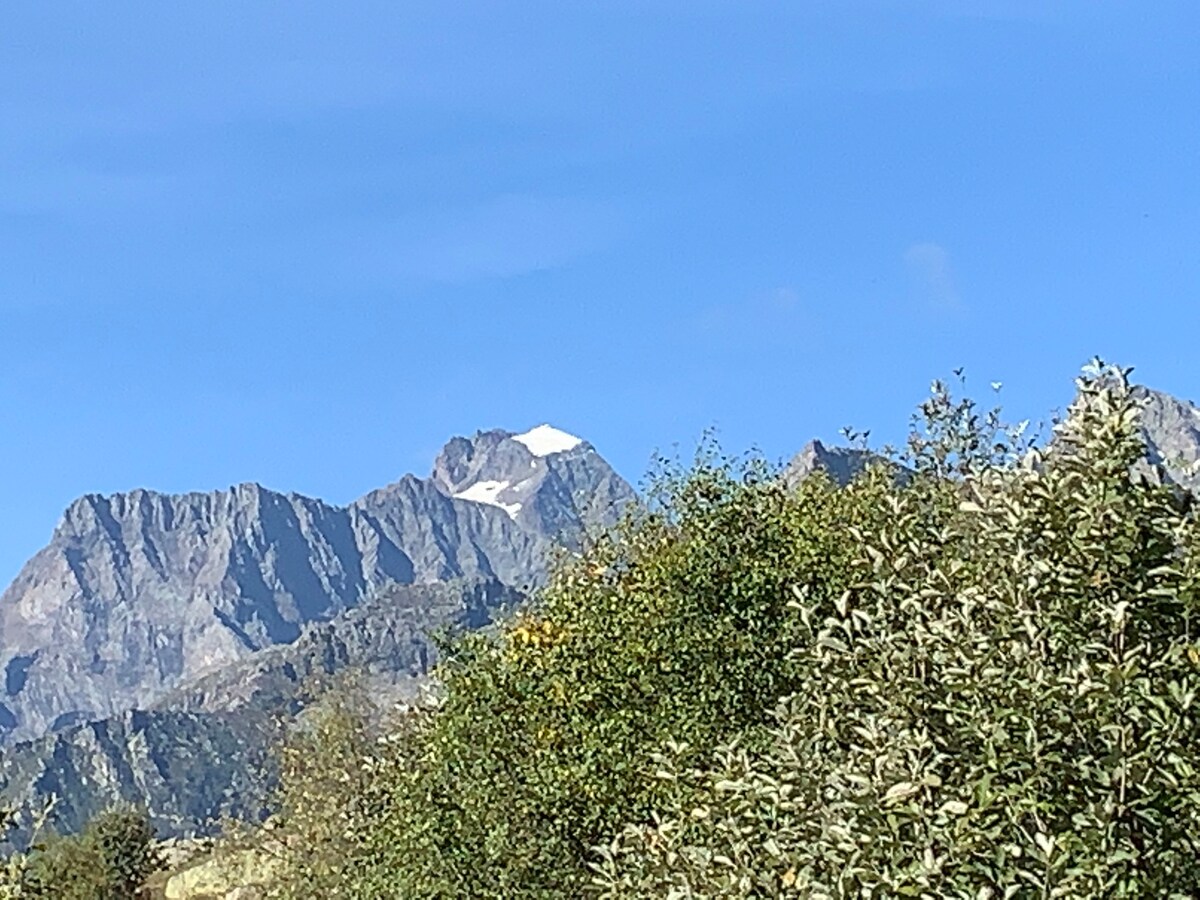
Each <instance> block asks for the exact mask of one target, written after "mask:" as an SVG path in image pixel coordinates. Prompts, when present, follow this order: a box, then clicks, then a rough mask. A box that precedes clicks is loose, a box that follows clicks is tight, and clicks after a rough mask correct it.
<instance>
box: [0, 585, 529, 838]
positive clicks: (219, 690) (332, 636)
mask: <svg viewBox="0 0 1200 900" xmlns="http://www.w3.org/2000/svg"><path fill="white" fill-rule="evenodd" d="M524 599H525V596H524V595H523V594H522V593H521V592H519V591H517V590H516V589H515V588H512V587H509V586H507V585H504V584H502V583H501V582H499V581H497V580H495V579H479V578H476V579H460V580H457V581H452V582H446V583H438V584H425V585H393V586H392V587H390V588H387V589H386V590H384V591H382V592H381V593H380V594H379V595H377V596H375V597H372V598H370V599H368V600H365V601H363V602H362V603H360V604H359V605H358V606H356V607H353V608H351V609H348V610H346V611H345V612H343V613H340V614H339V615H337V616H335V617H334V618H333V619H331V620H330V621H328V622H313V623H310V624H309V625H307V626H305V628H304V629H303V630H302V631H301V634H300V636H299V638H297V639H296V640H295V641H294V642H292V643H290V644H281V645H278V646H275V647H270V648H268V649H265V650H262V651H260V652H258V653H256V654H254V655H253V656H250V657H248V658H246V659H243V660H240V661H237V662H234V663H231V664H230V665H228V666H226V667H224V668H221V669H218V670H216V671H214V672H212V673H210V674H208V675H206V676H203V677H201V678H199V679H196V680H194V681H192V682H190V683H189V684H187V685H185V686H184V687H182V688H179V689H178V690H176V691H174V692H172V693H170V694H168V695H166V696H165V697H163V698H162V699H161V700H160V701H159V702H158V703H157V704H156V705H155V706H154V708H152V709H148V710H133V711H128V710H127V711H123V712H120V713H117V714H115V715H113V716H110V717H108V718H106V719H101V720H97V721H92V722H86V723H82V724H78V725H73V726H71V727H68V728H64V729H61V730H59V731H57V732H55V733H52V734H48V735H44V736H42V737H40V738H36V739H34V740H31V741H26V742H23V743H19V744H15V745H13V746H11V747H9V748H7V749H6V750H5V751H4V753H3V754H0V807H9V808H14V809H16V810H17V811H18V813H19V817H18V821H19V822H20V823H21V827H19V828H18V829H17V830H16V831H15V833H13V834H10V835H9V836H8V845H9V846H12V847H23V846H24V844H25V843H26V842H27V840H28V838H29V836H30V834H29V823H30V822H31V821H32V820H33V817H34V815H35V813H36V812H37V811H38V810H40V809H41V808H43V806H44V805H45V804H46V802H47V801H48V800H49V798H50V796H51V795H54V796H55V797H57V798H58V802H57V803H56V805H55V806H54V809H53V813H52V818H51V825H52V826H53V827H54V828H55V829H57V830H60V831H63V832H65V833H72V832H75V831H77V830H78V829H79V828H81V827H82V826H83V825H84V823H86V822H87V820H88V819H89V818H90V817H92V816H93V815H95V814H96V813H98V812H100V811H103V810H104V809H107V808H110V807H111V806H112V805H114V804H116V803H119V802H125V803H132V804H135V805H137V806H140V807H143V808H145V809H146V810H147V812H148V813H149V815H150V819H151V822H152V823H153V824H154V826H155V828H156V830H157V831H158V832H159V833H160V834H162V835H192V834H197V833H203V832H205V831H208V830H210V829H211V827H212V826H213V825H214V824H215V823H216V820H217V819H218V818H219V817H223V816H225V817H227V816H238V817H242V816H252V817H253V816H255V815H257V814H258V813H259V812H260V811H261V810H262V803H263V800H264V798H265V796H266V792H267V790H268V788H269V786H270V785H271V783H272V780H273V775H272V768H271V761H272V760H271V755H270V750H271V747H272V746H273V745H274V743H275V742H276V741H278V740H279V739H280V738H281V737H282V736H283V735H284V734H285V732H286V728H287V726H288V723H289V722H290V721H292V720H293V719H294V717H295V714H296V713H297V712H299V711H300V710H301V709H302V708H303V707H304V706H305V705H306V703H308V702H309V701H310V700H312V699H314V697H315V696H316V695H317V693H318V692H319V690H320V688H319V684H320V683H322V682H327V681H328V680H329V679H328V678H327V677H326V676H333V675H336V674H338V673H339V672H345V671H354V672H357V673H361V676H362V677H363V678H366V679H369V682H368V683H367V684H366V685H365V686H367V687H368V688H369V692H370V696H371V697H372V699H373V701H374V702H375V703H376V704H377V705H379V706H381V707H386V706H388V705H390V704H389V702H388V701H389V700H394V701H403V700H408V699H411V698H412V697H413V696H414V695H415V694H416V693H417V691H418V688H419V686H420V685H421V684H422V683H423V682H424V681H425V680H426V679H427V677H428V675H429V673H430V670H431V668H432V666H433V665H434V664H435V663H436V661H437V656H438V651H437V647H436V645H435V643H434V641H433V639H432V638H431V635H434V634H435V633H437V632H440V631H461V630H464V629H477V628H483V627H485V626H487V625H489V624H491V623H492V622H493V621H494V619H495V618H496V617H497V616H502V615H504V614H506V613H507V612H508V611H509V610H511V609H513V608H515V607H516V606H517V605H519V604H520V603H521V602H522V601H523V600H524ZM0 837H3V836H2V835H0Z"/></svg>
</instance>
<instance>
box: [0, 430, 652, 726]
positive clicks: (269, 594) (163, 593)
mask: <svg viewBox="0 0 1200 900" xmlns="http://www.w3.org/2000/svg"><path fill="white" fill-rule="evenodd" d="M531 434H532V433H531ZM555 434H560V433H557V432H556V433H555ZM521 438H522V436H520V435H511V434H509V433H507V432H496V431H494V432H486V433H481V434H478V435H476V436H475V437H474V438H473V439H466V438H456V439H455V440H453V441H451V442H450V443H449V444H448V445H447V447H446V449H445V450H443V451H442V454H441V455H440V456H439V457H438V462H437V464H436V466H435V471H434V475H433V476H432V477H431V478H429V479H419V478H416V477H413V476H405V477H404V478H402V479H400V480H399V481H398V482H396V483H395V484H392V485H390V486H388V487H386V488H382V489H380V490H377V491H373V492H371V493H370V494H368V495H366V496H365V497H363V498H361V499H360V500H358V501H356V502H354V503H352V504H350V505H349V506H347V507H336V506H331V505H329V504H326V503H323V502H322V501H320V500H315V499H311V498H308V497H302V496H299V495H296V494H281V493H277V492H275V491H271V490H268V489H266V488H263V487H261V486H259V485H254V484H243V485H239V486H237V487H234V488H231V489H229V490H225V491H214V492H211V493H206V494H199V493H197V494H184V495H164V494H158V493H154V492H152V491H145V490H138V491H133V492H131V493H127V494H118V495H115V496H112V497H101V496H98V495H89V496H87V497H83V498H81V499H80V500H77V501H76V502H75V503H73V504H72V505H71V506H70V507H69V508H68V509H67V511H66V513H65V514H64V516H63V518H62V521H61V522H60V523H59V525H58V527H57V528H56V530H55V532H54V535H53V537H52V538H51V541H50V544H49V545H48V546H47V547H46V548H45V549H43V550H42V551H40V552H39V553H38V554H37V555H36V556H34V557H33V559H31V560H30V561H29V562H28V563H27V564H26V566H25V567H24V568H23V569H22V571H21V573H20V574H19V575H18V576H17V578H16V580H15V581H14V582H13V583H12V585H11V586H10V587H9V588H8V589H7V590H6V591H5V592H4V593H3V595H0V667H3V669H4V672H5V685H4V693H3V695H2V696H0V743H4V742H7V743H11V742H13V741H18V740H27V739H30V738H34V737H37V736H39V735H41V734H44V733H46V732H47V731H50V730H54V729H57V728H63V727H67V726H69V725H71V724H72V723H76V722H82V721H88V720H93V719H100V718H104V717H106V716H110V715H113V714H115V713H118V712H121V711H123V710H128V709H135V708H144V707H147V706H150V705H153V704H154V703H155V702H156V701H158V700H159V699H160V698H162V697H163V696H164V695H165V694H166V693H168V692H170V691H171V690H173V689H175V688H177V687H179V686H181V685H183V684H185V683H187V682H189V681H191V680H193V679H195V678H197V677H200V676H202V675H204V674H205V673H208V672H212V671H216V670H218V669H220V668H222V667H224V666H227V665H229V664H231V663H234V662H237V661H238V660H242V659H245V658H248V657H250V656H252V655H254V654H255V653H258V652H259V651H261V650H263V649H264V648H268V647H272V646H276V645H279V644H286V643H290V642H292V641H294V640H296V638H297V637H298V636H299V635H300V633H301V630H302V629H303V627H304V626H305V625H306V624H307V623H310V622H321V621H327V620H329V619H332V618H333V617H335V616H337V615H338V614H340V613H341V612H343V611H344V610H346V609H349V608H351V607H354V606H356V605H358V604H359V603H361V602H362V601H363V600H364V599H366V598H369V597H372V596H375V595H376V594H378V593H379V592H381V591H382V590H384V589H386V588H388V587H389V586H392V585H396V584H412V583H418V584H421V583H431V582H438V581H445V580H448V579H454V578H460V577H481V578H495V579H498V580H499V581H501V582H503V583H505V584H508V585H514V586H528V585H534V584H537V583H538V582H539V580H540V579H541V578H542V577H543V576H544V571H545V564H546V561H547V557H548V551H549V550H550V548H551V547H553V546H554V545H555V544H556V543H559V542H562V541H567V542H571V541H574V540H576V539H577V538H578V535H579V533H580V531H581V529H583V528H584V527H586V526H587V525H588V524H590V523H592V522H596V521H604V520H605V517H606V516H608V515H611V510H612V509H613V508H614V506H616V505H619V503H621V502H625V501H627V500H628V499H629V498H632V496H633V492H632V490H631V489H630V488H629V486H628V485H627V484H626V483H625V482H624V481H622V480H621V479H620V477H619V476H617V475H616V474H615V473H614V472H613V471H612V469H611V468H610V467H609V466H608V465H607V463H605V462H604V460H603V459H602V458H601V457H600V456H599V455H598V454H597V453H596V452H595V451H594V450H593V449H592V448H591V447H590V445H587V444H586V443H584V442H578V441H577V442H576V443H574V444H572V445H571V446H570V447H568V448H566V449H556V450H555V452H549V453H542V454H540V455H539V454H538V453H534V452H533V451H531V450H530V449H529V447H528V446H526V444H524V443H522V441H521ZM572 440H576V439H572ZM559 446H561V444H560V445H559ZM541 449H543V450H544V449H545V447H542V448H541ZM518 474H521V475H524V476H525V477H523V478H521V479H518V478H517V476H518ZM481 484H483V485H485V487H484V488H483V489H481V488H480V487H479V485H481ZM488 484H503V485H505V486H506V487H505V488H501V489H499V491H498V492H499V493H501V494H503V495H504V496H506V497H507V496H510V495H509V494H505V493H504V491H505V490H511V496H512V497H515V498H518V499H517V502H519V503H520V505H521V507H520V509H519V510H516V511H515V512H514V511H513V510H512V509H511V508H509V509H506V508H504V507H503V506H502V505H497V503H498V500H497V498H496V497H495V496H493V495H492V494H491V493H489V492H488V490H487V488H486V485H488Z"/></svg>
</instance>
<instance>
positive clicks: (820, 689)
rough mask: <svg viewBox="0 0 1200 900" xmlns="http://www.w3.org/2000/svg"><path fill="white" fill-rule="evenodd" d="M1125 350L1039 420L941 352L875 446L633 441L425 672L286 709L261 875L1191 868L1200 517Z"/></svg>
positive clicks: (1019, 874) (1061, 872) (590, 883)
mask: <svg viewBox="0 0 1200 900" xmlns="http://www.w3.org/2000/svg"><path fill="white" fill-rule="evenodd" d="M1127 376H1128V373H1127V372H1124V371H1121V370H1118V369H1113V368H1111V367H1106V366H1102V365H1097V366H1095V367H1093V368H1092V369H1090V370H1088V371H1087V372H1086V373H1085V375H1084V376H1083V377H1082V378H1081V379H1080V380H1079V393H1078V398H1077V400H1076V402H1075V403H1074V405H1073V406H1072V408H1071V409H1070V410H1069V412H1068V414H1067V415H1066V416H1065V418H1064V419H1063V421H1061V422H1060V423H1058V425H1057V426H1056V428H1055V431H1054V435H1053V438H1052V440H1051V441H1050V443H1049V444H1048V445H1047V446H1045V447H1043V448H1041V449H1032V442H1031V441H1030V440H1029V439H1028V438H1026V437H1025V436H1024V434H1023V432H1022V429H1019V428H1018V429H1005V428H1003V427H1002V426H1001V425H1000V422H999V419H998V417H997V415H996V414H995V413H989V414H986V415H985V414H983V413H982V412H980V411H979V410H978V409H977V408H976V406H975V405H974V404H973V403H971V402H970V401H969V400H958V399H955V398H954V397H952V396H951V394H950V393H949V392H948V391H947V390H946V389H945V388H944V387H942V386H940V385H939V386H937V387H936V389H935V392H934V395H933V397H932V398H931V399H930V400H929V401H928V402H927V403H926V404H925V405H924V406H923V408H922V410H921V412H920V414H919V415H918V417H917V419H916V421H915V423H914V430H913V437H912V440H911V442H910V445H909V447H908V448H907V451H906V453H905V454H904V462H905V464H906V465H907V469H905V470H903V471H901V470H900V469H898V468H897V467H896V466H895V465H894V464H884V463H881V464H880V465H877V466H875V467H874V468H872V469H869V470H868V471H867V472H865V473H864V474H863V475H862V476H860V477H859V478H857V479H856V480H855V481H854V482H853V483H851V484H850V485H849V486H847V487H844V488H839V487H838V486H836V485H834V484H832V483H831V482H830V481H829V480H827V479H826V478H824V477H821V476H819V475H818V476H814V477H810V478H807V479H805V480H803V481H802V482H801V483H799V484H798V485H788V484H786V483H784V482H783V481H782V480H781V479H780V478H779V477H778V474H777V473H776V472H775V471H774V470H772V469H771V468H770V467H768V466H765V465H763V464H762V463H761V462H759V461H756V460H748V461H747V460H743V461H731V460H727V459H721V458H720V457H718V456H716V455H715V454H713V453H706V454H703V455H702V456H701V458H700V459H699V460H698V461H697V462H696V464H695V465H694V466H692V467H689V468H687V469H686V470H681V469H678V468H671V467H666V468H664V472H663V474H662V475H661V477H659V478H658V480H657V482H656V485H655V488H654V490H653V491H652V492H651V496H650V501H651V502H650V503H649V504H648V506H647V507H646V508H644V509H642V510H641V511H639V512H638V513H637V514H636V515H634V516H632V517H631V518H630V519H628V520H627V521H626V522H625V523H624V525H623V526H622V527H621V528H619V529H618V530H617V531H616V532H615V533H613V534H609V535H605V536H599V537H597V538H596V539H595V540H594V541H592V542H591V543H590V544H589V546H588V547H587V548H586V549H585V551H584V552H582V553H581V554H578V555H576V556H573V557H571V558H566V559H564V560H563V562H562V564H561V565H560V566H559V567H558V569H557V572H556V575H555V576H554V578H553V581H552V583H551V584H550V585H549V586H548V588H547V589H546V590H545V591H544V593H543V594H542V596H541V597H540V599H539V602H538V604H537V605H536V606H535V607H534V608H532V609H529V610H527V611H526V612H524V613H523V614H521V615H519V616H518V617H516V618H515V619H513V620H512V621H510V622H509V623H508V624H507V625H506V626H505V627H504V628H502V629H501V630H500V632H499V633H498V634H495V635H486V636H485V635H475V636H470V637H467V638H464V639H460V640H457V641H456V642H455V643H454V645H453V646H452V647H451V648H449V649H450V652H449V655H448V657H447V659H446V662H445V663H444V664H443V666H442V669H441V673H440V674H441V677H442V687H441V689H440V691H439V696H438V698H437V699H436V701H431V702H430V703H428V704H426V705H424V706H421V707H420V708H418V709H415V710H409V711H407V712H405V713H404V714H403V715H402V716H400V717H399V718H398V719H397V720H396V721H391V722H384V723H382V724H381V723H380V722H379V721H378V718H377V716H375V715H373V713H372V712H371V710H370V709H369V708H368V707H369V705H368V704H365V703H362V702H360V701H359V700H356V699H355V698H353V696H351V697H350V699H349V700H347V699H346V695H344V694H343V695H339V696H340V697H341V702H332V699H333V698H331V702H330V703H329V704H327V705H326V707H325V708H323V709H318V710H314V711H312V713H311V715H310V716H309V717H308V719H307V720H306V722H305V724H304V727H303V728H301V729H300V730H299V731H298V733H297V735H296V737H295V739H294V740H293V741H292V743H291V744H289V745H288V746H287V747H286V748H285V749H284V751H283V754H282V756H281V786H280V792H279V796H278V803H277V814H276V816H275V818H274V820H273V822H272V827H271V828H270V829H266V830H264V831H263V832H261V833H260V834H259V835H258V837H257V840H258V849H257V852H259V853H261V854H263V855H264V856H266V855H270V856H271V857H272V858H273V860H272V863H271V864H272V866H273V867H274V871H276V872H277V873H278V878H277V880H276V882H275V884H274V886H273V890H274V892H275V894H276V895H277V896H279V897H284V898H309V897H314V896H320V897H331V898H336V897H344V898H361V900H375V898H393V897H394V898H457V897H470V898H481V900H482V898H505V900H508V898H515V900H520V898H579V897H587V896H593V897H597V898H606V900H618V898H688V897H691V898H750V897H797V898H800V897H804V898H851V897H854V898H889V897H926V898H963V900H967V898H970V900H988V898H994V900H1000V898H1010V897H1042V898H1051V897H1055V898H1094V897H1105V898H1108V897H1121V898H1133V897H1177V898H1184V897H1194V896H1200V866H1197V865H1196V864H1195V860H1196V858H1197V849H1198V848H1197V847H1196V841H1197V839H1198V838H1197V835H1200V775H1198V774H1197V769H1196V765H1195V760H1196V758H1197V749H1198V744H1200V719H1198V717H1197V708H1196V698H1197V696H1200V638H1198V637H1197V636H1196V635H1194V634H1193V633H1192V632H1193V628H1192V623H1193V620H1194V617H1195V611H1196V606H1197V594H1196V592H1197V584H1198V569H1197V557H1196V537H1197V522H1196V515H1195V512H1194V510H1193V505H1192V500H1191V498H1190V497H1189V496H1187V495H1185V494H1183V493H1182V492H1180V491H1177V490H1175V489H1174V488H1172V487H1170V486H1165V485H1163V484H1162V482H1161V479H1160V478H1159V477H1158V475H1157V474H1156V471H1155V470H1154V469H1153V468H1152V467H1150V466H1148V465H1147V464H1145V463H1144V462H1142V461H1141V460H1142V457H1143V453H1144V447H1143V445H1142V443H1141V440H1140V438H1139V431H1138V427H1137V415H1138V408H1137V404H1136V401H1135V399H1134V397H1133V395H1132V394H1131V393H1130V390H1129V386H1128V381H1127ZM79 896H85V895H79ZM86 896H107V895H102V894H96V895H90V894H89V895H86Z"/></svg>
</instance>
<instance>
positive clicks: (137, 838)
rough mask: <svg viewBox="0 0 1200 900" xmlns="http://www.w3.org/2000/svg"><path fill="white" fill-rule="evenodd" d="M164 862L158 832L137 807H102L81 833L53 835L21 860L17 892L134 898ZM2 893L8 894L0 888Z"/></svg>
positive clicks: (71, 898) (59, 899)
mask: <svg viewBox="0 0 1200 900" xmlns="http://www.w3.org/2000/svg"><path fill="white" fill-rule="evenodd" d="M159 867H160V859H159V855H158V850H157V848H156V845H155V841H154V832H153V829H151V827H150V823H149V821H148V820H147V818H146V816H145V815H144V814H142V813H139V812H135V811H133V810H112V811H109V812H106V813H102V814H101V815H99V816H96V817H95V818H94V819H92V821H91V822H89V823H88V825H87V826H86V827H85V828H84V830H83V831H82V832H81V833H80V834H79V835H75V836H71V837H51V838H49V839H47V840H46V841H44V842H43V843H41V844H39V845H37V846H35V847H34V848H33V850H32V851H30V853H29V854H28V855H27V856H26V857H24V858H23V860H21V862H20V863H19V864H18V866H17V867H16V868H19V869H21V870H23V871H20V872H19V873H17V875H16V877H15V878H14V879H12V882H13V883H12V884H11V886H10V887H8V888H7V889H8V890H10V892H11V893H10V894H9V895H8V896H11V897H13V898H22V900H24V898H30V900H33V898H47V900H49V898H55V900H130V898H136V897H139V896H142V889H143V887H144V885H145V883H146V879H147V878H149V876H150V875H151V874H153V873H154V872H155V871H157V870H158V868H159ZM0 896H5V895H4V894H3V893H0Z"/></svg>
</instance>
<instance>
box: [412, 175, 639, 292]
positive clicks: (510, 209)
mask: <svg viewBox="0 0 1200 900" xmlns="http://www.w3.org/2000/svg"><path fill="white" fill-rule="evenodd" d="M617 219H618V216H617V213H616V212H615V210H613V209H611V208H609V207H607V206H605V205H604V204H599V203H591V202H584V201H575V200H571V199H564V198H553V197H537V196H526V195H508V196H501V197H496V198H494V199H491V200H488V201H485V202H483V203H480V204H478V205H476V206H473V207H468V208H464V209H458V210H452V211H439V212H436V213H432V214H430V215H428V216H421V215H413V216H406V217H405V218H404V220H403V221H401V222H400V223H398V224H397V227H396V228H395V230H394V231H392V232H391V234H390V235H389V236H388V243H389V244H390V248H389V250H388V252H389V255H391V256H392V259H393V260H394V270H395V271H397V272H398V274H400V275H402V276H405V277H410V278H416V279H419V280H427V281H440V282H463V281H474V280H477V279H488V278H512V277H515V276H518V275H525V274H528V273H531V272H538V271H544V270H547V269H556V268H559V267H561V266H564V265H567V264H569V263H570V262H572V261H574V260H575V259H577V258H579V257H580V256H583V255H585V254H587V253H590V252H593V251H595V250H598V249H601V248H602V247H604V246H605V245H606V244H608V243H609V242H610V241H611V240H613V239H614V235H615V234H616V233H617V231H618V227H617Z"/></svg>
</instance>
